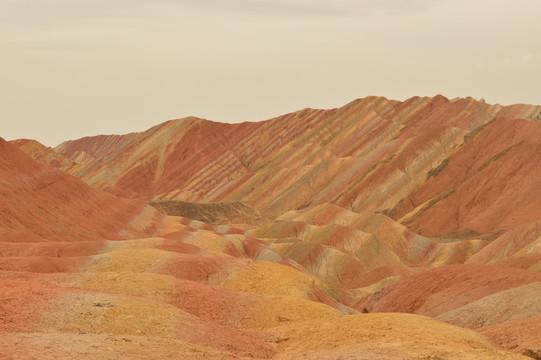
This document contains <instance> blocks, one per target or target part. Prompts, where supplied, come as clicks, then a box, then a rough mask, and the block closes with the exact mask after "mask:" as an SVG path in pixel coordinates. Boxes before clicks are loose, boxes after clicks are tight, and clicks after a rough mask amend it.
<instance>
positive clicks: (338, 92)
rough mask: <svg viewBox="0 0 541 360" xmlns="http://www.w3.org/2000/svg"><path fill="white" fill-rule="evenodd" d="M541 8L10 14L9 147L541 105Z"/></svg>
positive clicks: (82, 4) (364, 6) (38, 3)
mask: <svg viewBox="0 0 541 360" xmlns="http://www.w3.org/2000/svg"><path fill="white" fill-rule="evenodd" d="M540 14H541V1H539V0H513V1H509V0H505V1H503V0H490V1H489V0H326V1H324V0H194V1H190V0H177V1H174V0H47V1H43V0H0V65H1V66H0V137H2V138H4V139H7V140H12V139H16V138H32V139H36V140H38V141H40V142H42V143H43V144H45V145H47V146H56V145H58V144H59V143H61V142H62V141H64V140H69V139H76V138H80V137H83V136H90V135H97V134H114V133H116V134H123V133H128V132H133V131H143V130H146V129H148V128H150V127H152V126H154V125H157V124H159V123H161V122H164V121H167V120H170V119H176V118H182V117H185V116H190V115H193V116H198V117H203V118H206V119H209V120H213V121H221V122H231V123H235V122H243V121H260V120H265V119H269V118H272V117H275V116H279V115H282V114H285V113H288V112H292V111H296V110H300V109H303V108H307V107H311V108H334V107H340V106H342V105H344V104H346V103H348V102H350V101H352V100H354V99H357V98H362V97H365V96H369V95H380V96H385V97H387V98H389V99H397V100H405V99H407V98H409V97H412V96H434V95H436V94H442V95H444V96H447V97H449V98H454V97H466V96H472V97H474V98H477V99H479V98H484V99H485V100H486V101H487V102H488V103H499V104H503V105H509V104H514V103H528V104H536V105H539V104H541V45H540V44H541V16H540Z"/></svg>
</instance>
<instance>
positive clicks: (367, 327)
mask: <svg viewBox="0 0 541 360" xmlns="http://www.w3.org/2000/svg"><path fill="white" fill-rule="evenodd" d="M539 120H541V107H538V106H530V105H513V106H508V107H503V106H500V105H488V104H486V103H484V101H476V100H474V99H471V98H467V99H453V100H449V99H446V98H445V97H442V96H436V97H434V98H419V97H415V98H412V99H408V100H406V101H404V102H400V101H393V100H387V99H385V98H382V97H368V98H365V99H359V100H356V101H353V102H351V103H349V104H347V105H345V106H343V107H341V108H339V109H331V110H313V109H305V110H301V111H298V112H295V113H291V114H287V115H284V116H280V117H277V118H274V119H270V120H267V121H263V122H257V123H243V124H221V123H215V122H211V121H207V120H204V119H199V118H194V117H190V118H186V119H180V120H174V121H169V122H166V123H163V124H160V125H157V126H155V127H153V128H151V129H149V130H147V131H145V132H142V133H131V134H127V135H113V136H105V135H101V136H96V137H87V138H83V139H79V140H74V141H67V142H64V143H62V144H60V145H59V146H57V147H56V148H54V149H50V148H46V147H44V146H42V145H41V144H39V143H37V142H33V141H27V140H22V141H14V142H12V144H11V145H10V144H7V143H5V142H3V143H0V145H1V148H0V150H1V151H3V153H2V152H0V154H2V155H3V156H2V157H1V158H0V179H1V181H3V184H5V186H4V187H2V188H1V190H0V191H2V193H1V195H2V197H1V198H0V206H2V208H1V209H2V213H3V214H5V215H6V216H4V217H3V218H2V219H0V234H2V236H3V237H2V239H7V240H2V242H1V243H0V244H1V246H2V247H1V248H0V252H1V253H2V254H3V256H4V258H3V260H2V261H1V262H0V263H1V264H2V266H1V267H0V270H1V271H2V275H3V276H4V280H3V281H0V288H1V289H2V291H3V293H1V294H0V300H2V301H3V303H4V304H6V305H4V307H3V308H0V315H2V316H3V319H4V321H3V322H2V323H0V332H2V333H3V334H2V335H3V336H2V337H0V338H3V340H0V345H4V344H6V346H7V347H5V348H4V349H11V350H9V351H12V352H13V353H15V354H17V356H19V357H21V358H24V357H29V356H30V355H32V354H34V353H35V352H36V351H39V352H40V354H42V358H49V357H53V356H54V353H55V352H59V353H62V354H65V353H66V352H65V351H69V353H70V354H79V355H80V356H87V357H89V358H104V359H105V358H108V357H109V358H110V357H115V358H163V357H168V356H173V354H176V356H178V354H181V355H182V356H184V357H187V358H203V357H206V358H216V359H224V358H231V359H233V358H245V357H249V358H254V357H255V358H270V357H273V358H277V359H297V358H303V357H304V358H313V359H337V358H340V357H342V358H360V359H377V358H379V359H390V358H472V359H473V358H476V359H478V358H487V359H494V358H502V359H503V358H517V359H518V358H521V356H519V355H516V356H515V355H514V354H511V353H509V352H501V351H500V350H501V349H505V350H509V351H514V352H518V353H520V354H524V355H527V356H530V357H534V358H535V357H539V356H541V342H540V338H539V337H538V336H537V335H536V334H538V333H539V331H537V330H538V326H539V325H538V324H539V322H538V321H537V320H538V319H539V317H540V316H541V313H539V308H541V307H540V305H541V302H540V301H541V288H540V287H539V284H541V278H540V276H539V271H540V270H541V245H540V244H541V238H540V237H539V233H540V232H539V224H540V223H541V201H539V200H541V194H540V193H539V191H540V189H541V186H540V185H541V183H540V182H539V179H541V166H540V165H539V164H541V158H540V156H541V122H540V121H539ZM14 146H15V147H19V148H20V149H21V150H22V151H24V152H26V153H27V154H28V155H29V156H30V157H32V158H33V159H34V160H36V161H38V162H40V163H42V164H37V163H36V162H34V161H32V160H31V159H30V158H29V157H28V156H25V155H24V154H23V153H22V152H20V151H18V150H16V149H14ZM13 161H15V162H14V163H12V162H13ZM48 165H51V166H54V167H57V168H59V169H61V170H63V171H64V172H65V173H67V174H70V175H73V176H75V177H77V178H79V179H81V180H83V181H84V182H86V183H87V184H89V185H91V186H92V187H90V186H88V185H86V184H84V183H83V182H82V181H80V180H78V179H76V178H74V177H71V176H70V175H67V174H65V173H62V172H61V171H60V170H57V169H52V168H51V167H49V166H48ZM103 190H105V191H103ZM111 193H112V194H113V195H112V194H111ZM142 200H146V201H148V202H150V203H151V204H153V205H154V206H155V207H156V208H158V209H160V211H163V212H164V213H167V214H170V215H175V216H184V217H166V216H165V215H160V214H159V213H157V212H156V211H155V210H154V209H153V208H150V207H148V206H146V205H145V204H144V203H143V202H142ZM149 236H155V237H153V238H149ZM136 237H140V239H135V238H136ZM123 238H133V240H124V241H122V239H123ZM106 239H117V240H121V241H114V242H111V241H105V240H106ZM44 240H49V241H50V240H54V242H47V241H44ZM81 240H85V241H81ZM23 241H26V242H27V243H26V244H22V242H23ZM65 241H70V243H63V242H65ZM38 242H39V243H38ZM44 284H45V285H44ZM21 299H25V300H24V301H22V300H21ZM21 301H22V305H19V304H18V302H21ZM20 309H28V310H25V311H21V310H20ZM364 312H368V313H369V314H363V313H364ZM389 312H402V313H409V314H393V313H389ZM377 313H379V314H377ZM17 314H19V315H17ZM430 317H431V318H435V319H436V320H434V319H430ZM445 323H446V324H445ZM517 331H522V334H521V336H515V337H512V338H511V337H510V336H511V335H512V334H513V332H517ZM4 335H6V336H4ZM33 336H34V337H36V338H38V339H39V341H33V340H32V337H33ZM149 336H150V337H151V339H152V341H150V340H148V339H150V338H149ZM145 337H146V338H145ZM75 339H76V340H75ZM145 339H146V340H145ZM105 343H106V345H103V344H105ZM17 344H24V349H22V348H21V347H20V346H18V345H17ZM133 344H136V345H137V346H136V347H137V349H139V350H138V351H136V352H134V351H133V348H134V346H133ZM42 345H43V346H42ZM64 348H65V349H67V350H62V349H64ZM106 349H109V350H106ZM498 349H499V350H498ZM6 351H7V350H6ZM85 354H86V355H85ZM0 355H2V351H1V350H0ZM38 358H39V357H38Z"/></svg>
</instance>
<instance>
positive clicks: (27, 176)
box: [0, 138, 163, 242]
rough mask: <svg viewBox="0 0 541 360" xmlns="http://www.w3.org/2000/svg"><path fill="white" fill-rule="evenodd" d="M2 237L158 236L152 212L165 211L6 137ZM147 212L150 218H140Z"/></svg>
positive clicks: (0, 168)
mask: <svg viewBox="0 0 541 360" xmlns="http://www.w3.org/2000/svg"><path fill="white" fill-rule="evenodd" d="M0 181H1V182H2V186H1V187H0V209H1V210H0V213H1V214H2V216H1V217H0V236H1V238H2V242H36V241H76V240H91V239H122V238H126V237H140V236H143V235H147V236H148V235H152V234H153V233H154V232H155V231H156V230H157V229H156V228H153V227H152V226H151V227H146V225H147V224H146V223H145V222H148V217H150V218H152V217H155V218H156V220H157V221H158V222H159V219H160V218H163V216H162V215H160V214H159V213H157V212H156V211H154V210H152V209H151V208H149V206H148V205H146V204H145V203H144V202H142V201H138V200H127V199H123V198H119V197H116V196H113V195H111V194H109V193H106V192H103V191H101V190H97V189H94V188H92V187H91V186H89V185H87V184H85V183H84V182H82V181H80V180H79V179H76V178H73V177H72V176H70V175H67V174H65V173H64V172H62V171H60V170H57V169H54V168H50V167H48V166H45V165H41V164H38V163H37V162H35V161H33V160H32V159H30V158H29V157H28V156H27V155H26V154H24V153H23V152H22V151H20V150H19V149H16V148H14V147H13V146H12V145H10V144H9V143H7V142H6V141H5V140H3V139H1V138H0ZM144 212H147V213H148V216H147V215H145V217H146V218H145V219H141V220H140V221H139V220H138V219H137V218H138V217H139V216H140V215H141V214H142V213H144Z"/></svg>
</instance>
